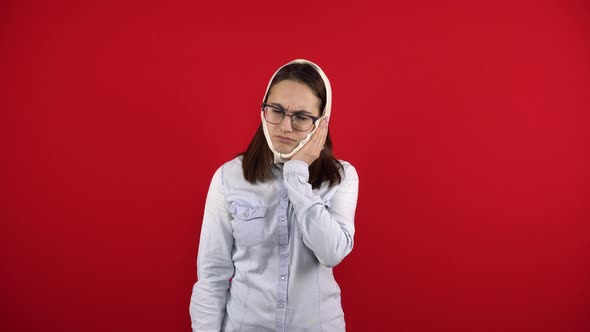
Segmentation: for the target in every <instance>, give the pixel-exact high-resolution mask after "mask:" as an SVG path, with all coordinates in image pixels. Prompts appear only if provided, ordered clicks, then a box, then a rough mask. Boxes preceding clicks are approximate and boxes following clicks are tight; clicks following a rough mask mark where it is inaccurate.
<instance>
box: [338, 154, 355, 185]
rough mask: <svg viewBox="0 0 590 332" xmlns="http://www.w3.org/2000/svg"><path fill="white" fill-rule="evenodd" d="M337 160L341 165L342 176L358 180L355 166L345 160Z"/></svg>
mask: <svg viewBox="0 0 590 332" xmlns="http://www.w3.org/2000/svg"><path fill="white" fill-rule="evenodd" d="M338 162H339V163H340V165H342V176H343V178H344V179H346V180H358V173H357V171H356V168H355V167H354V166H353V165H352V164H351V163H349V162H348V161H346V160H341V159H339V160H338Z"/></svg>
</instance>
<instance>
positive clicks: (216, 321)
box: [190, 168, 234, 332]
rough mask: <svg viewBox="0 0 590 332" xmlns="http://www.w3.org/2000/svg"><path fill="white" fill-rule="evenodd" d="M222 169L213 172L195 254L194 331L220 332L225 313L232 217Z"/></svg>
mask: <svg viewBox="0 0 590 332" xmlns="http://www.w3.org/2000/svg"><path fill="white" fill-rule="evenodd" d="M222 182H223V175H222V168H219V169H218V170H217V171H216V172H215V174H214V175H213V179H212V180H211V185H210V187H209V192H208V193H207V200H206V202H205V212H204V216H203V224H202V227H201V239H200V241H199V252H198V256H197V278H198V281H197V282H196V283H195V285H194V287H193V292H192V296H191V301H190V316H191V326H192V330H193V331H194V332H197V331H198V332H205V331H207V332H209V331H211V332H212V331H215V332H219V331H220V330H221V323H222V321H223V318H224V315H225V305H226V300H227V291H228V289H229V280H230V278H232V276H233V274H234V266H233V263H232V258H231V254H232V248H233V235H232V229H231V217H230V214H229V212H228V211H227V209H226V204H225V196H224V193H223V184H222Z"/></svg>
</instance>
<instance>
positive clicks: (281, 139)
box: [275, 135, 295, 143]
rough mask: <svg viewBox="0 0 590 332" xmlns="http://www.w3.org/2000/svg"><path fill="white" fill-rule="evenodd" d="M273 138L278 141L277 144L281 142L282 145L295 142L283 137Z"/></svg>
mask: <svg viewBox="0 0 590 332" xmlns="http://www.w3.org/2000/svg"><path fill="white" fill-rule="evenodd" d="M275 138H276V139H277V140H278V141H279V142H283V143H292V142H295V140H293V139H290V138H289V137H285V136H279V135H277V136H275Z"/></svg>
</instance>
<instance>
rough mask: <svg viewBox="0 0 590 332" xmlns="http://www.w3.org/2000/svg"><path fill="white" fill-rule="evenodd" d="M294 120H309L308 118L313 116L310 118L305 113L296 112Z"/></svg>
mask: <svg viewBox="0 0 590 332" xmlns="http://www.w3.org/2000/svg"><path fill="white" fill-rule="evenodd" d="M293 120H295V121H308V120H311V118H309V117H307V116H305V115H300V114H295V115H293Z"/></svg>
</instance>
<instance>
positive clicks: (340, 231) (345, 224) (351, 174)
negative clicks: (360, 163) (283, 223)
mask: <svg viewBox="0 0 590 332" xmlns="http://www.w3.org/2000/svg"><path fill="white" fill-rule="evenodd" d="M283 176H284V179H285V186H286V187H287V195H288V197H289V200H290V201H291V203H292V204H293V208H294V209H295V213H296V215H297V220H296V222H297V224H298V225H299V228H300V229H301V233H302V238H303V242H304V243H305V245H307V246H308V247H309V248H310V249H311V250H312V251H313V252H314V254H315V256H316V257H317V259H318V260H319V262H320V263H321V264H323V265H325V266H327V267H333V266H336V265H337V264H338V263H340V262H341V261H342V259H343V258H344V257H345V256H346V255H348V254H349V253H350V251H351V250H352V247H353V243H354V241H353V238H354V215H355V210H356V202H357V197H358V175H357V173H356V170H355V169H354V167H353V166H351V165H348V167H346V168H345V174H344V177H343V180H342V183H341V184H340V186H339V187H338V189H337V190H336V193H335V194H334V196H333V197H332V199H331V200H330V203H331V204H330V208H329V209H328V208H326V206H325V205H324V201H323V200H322V198H321V197H320V196H319V195H317V194H314V193H313V191H312V188H311V185H310V184H309V183H308V179H309V169H308V166H307V163H305V162H303V161H300V160H291V161H288V162H286V163H285V166H284V168H283Z"/></svg>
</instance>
